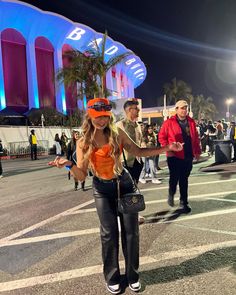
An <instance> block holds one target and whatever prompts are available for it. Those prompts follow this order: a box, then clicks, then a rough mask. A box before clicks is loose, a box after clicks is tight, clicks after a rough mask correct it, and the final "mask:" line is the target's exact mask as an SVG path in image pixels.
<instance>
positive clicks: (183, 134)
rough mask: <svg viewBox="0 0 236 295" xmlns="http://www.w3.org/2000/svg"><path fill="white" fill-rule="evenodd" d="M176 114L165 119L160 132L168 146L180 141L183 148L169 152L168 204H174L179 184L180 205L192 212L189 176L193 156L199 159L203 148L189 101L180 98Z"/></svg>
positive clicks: (162, 142) (160, 140) (186, 211)
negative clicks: (189, 197)
mask: <svg viewBox="0 0 236 295" xmlns="http://www.w3.org/2000/svg"><path fill="white" fill-rule="evenodd" d="M175 110H176V115H175V116H172V117H171V118H169V119H168V120H166V121H164V123H163V125H162V127H161V130H160V132H159V142H160V144H161V145H162V146H166V145H167V144H168V143H170V142H174V141H179V142H180V143H182V144H183V150H181V151H177V152H173V151H171V152H167V163H168V168H169V171H170V178H169V194H168V204H169V206H171V207H173V206H174V195H175V193H176V188H177V184H178V183H179V190H180V207H181V210H182V212H183V213H190V212H191V207H190V206H189V204H188V177H189V175H190V173H191V170H192V165H193V158H195V159H196V160H198V159H199V157H200V154H201V148H200V143H199V135H198V132H197V129H196V124H195V122H194V120H193V119H192V118H190V117H189V116H188V103H187V102H186V101H185V100H179V101H177V102H176V104H175Z"/></svg>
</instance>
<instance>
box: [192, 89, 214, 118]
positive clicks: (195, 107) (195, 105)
mask: <svg viewBox="0 0 236 295" xmlns="http://www.w3.org/2000/svg"><path fill="white" fill-rule="evenodd" d="M192 112H193V114H194V117H195V118H196V119H198V120H200V119H202V118H203V119H208V120H209V119H211V120H212V119H213V117H214V115H215V114H216V113H218V111H217V109H216V107H215V104H214V103H213V99H212V98H211V97H207V98H205V97H204V96H203V95H202V94H201V95H196V96H194V98H193V101H192Z"/></svg>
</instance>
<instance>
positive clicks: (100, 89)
mask: <svg viewBox="0 0 236 295" xmlns="http://www.w3.org/2000/svg"><path fill="white" fill-rule="evenodd" d="M106 39H107V32H105V34H104V35H103V39H102V42H101V45H100V46H99V45H98V43H97V41H96V40H94V42H93V45H94V46H93V48H91V49H89V50H87V51H86V52H85V53H81V52H80V51H78V50H77V49H72V50H70V51H67V52H66V53H65V56H66V57H67V58H68V60H69V64H68V66H65V67H64V68H62V69H60V70H59V72H58V73H57V75H56V79H57V80H58V81H59V82H63V83H64V84H65V86H66V87H68V86H72V87H73V85H77V87H76V97H79V98H81V99H83V97H84V95H85V96H86V97H87V98H93V97H95V96H98V97H107V96H109V95H110V93H109V91H108V90H107V88H106V86H105V79H106V73H107V72H108V70H110V69H111V68H112V67H114V66H115V65H117V64H118V63H120V62H121V61H122V60H124V58H125V57H127V56H129V55H131V54H132V52H126V53H123V54H120V55H116V56H115V57H112V58H110V59H109V60H108V61H105V46H106Z"/></svg>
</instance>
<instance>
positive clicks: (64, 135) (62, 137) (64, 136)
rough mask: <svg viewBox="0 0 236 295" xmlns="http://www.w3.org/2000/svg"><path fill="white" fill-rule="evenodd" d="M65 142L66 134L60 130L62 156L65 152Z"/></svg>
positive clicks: (66, 140)
mask: <svg viewBox="0 0 236 295" xmlns="http://www.w3.org/2000/svg"><path fill="white" fill-rule="evenodd" d="M67 142H68V137H67V136H66V134H65V132H62V134H61V154H62V156H63V155H65V154H66V153H67Z"/></svg>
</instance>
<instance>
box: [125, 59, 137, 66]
mask: <svg viewBox="0 0 236 295" xmlns="http://www.w3.org/2000/svg"><path fill="white" fill-rule="evenodd" d="M135 61H136V59H135V58H131V59H128V60H127V61H126V62H125V64H126V65H127V66H129V65H131V64H132V63H133V62H135Z"/></svg>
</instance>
